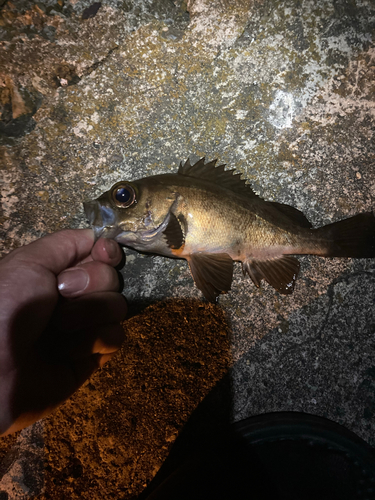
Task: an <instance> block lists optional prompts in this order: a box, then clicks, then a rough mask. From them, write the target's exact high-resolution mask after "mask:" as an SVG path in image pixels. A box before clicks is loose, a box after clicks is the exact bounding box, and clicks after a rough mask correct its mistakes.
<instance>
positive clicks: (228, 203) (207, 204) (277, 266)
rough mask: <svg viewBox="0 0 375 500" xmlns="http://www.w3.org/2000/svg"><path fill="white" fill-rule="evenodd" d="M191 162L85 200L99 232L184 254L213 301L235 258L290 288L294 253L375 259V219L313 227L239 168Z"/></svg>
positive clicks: (255, 274) (138, 246) (255, 276)
mask: <svg viewBox="0 0 375 500" xmlns="http://www.w3.org/2000/svg"><path fill="white" fill-rule="evenodd" d="M215 164H216V160H215V161H212V162H209V163H206V164H205V163H204V158H202V159H201V160H199V161H198V162H197V163H195V164H194V165H191V164H190V162H189V160H188V161H187V162H186V163H185V164H184V165H182V163H181V164H180V168H179V170H178V172H177V173H176V174H161V175H155V176H150V177H145V178H143V179H139V180H136V181H132V182H127V181H121V182H118V183H117V184H115V185H114V186H113V187H112V188H111V189H110V190H109V191H107V192H105V193H104V194H103V195H101V196H100V197H99V198H98V199H97V200H93V201H89V202H86V203H85V204H84V206H85V212H86V215H87V217H88V219H89V221H90V223H91V225H92V227H93V229H94V231H95V234H96V237H101V236H102V237H108V238H114V239H115V240H116V241H118V242H119V243H120V244H122V245H125V246H128V247H131V248H134V249H135V250H138V251H140V252H150V253H155V254H159V255H164V256H166V257H172V258H183V259H186V260H187V261H188V263H189V266H190V270H191V273H192V276H193V278H194V281H195V283H196V285H197V286H198V288H199V289H200V290H201V291H202V292H203V294H204V296H205V297H206V298H207V299H208V300H216V297H217V296H218V295H219V294H220V293H221V292H226V291H228V290H229V289H230V286H231V282H232V276H233V261H240V262H242V267H243V272H244V274H246V273H247V274H248V275H249V276H250V277H251V279H252V280H253V282H254V283H255V285H256V286H259V285H260V282H261V280H262V279H265V280H266V281H267V282H268V283H269V284H270V285H271V286H273V287H274V288H275V289H276V290H278V291H279V292H280V293H285V294H286V293H291V292H292V291H293V288H294V283H295V279H296V277H297V275H298V271H299V262H298V260H297V259H296V258H295V257H291V255H297V254H313V255H322V256H340V257H375V218H374V215H373V214H372V213H364V214H359V215H357V216H354V217H351V218H349V219H346V220H344V221H339V222H336V223H333V224H329V225H328V226H324V227H322V228H318V229H313V228H312V227H311V224H310V223H309V221H308V220H307V219H306V217H305V216H304V215H303V214H302V212H300V211H298V210H297V209H295V208H293V207H290V206H288V205H282V204H280V203H275V202H268V201H265V200H263V199H262V198H260V197H259V196H257V195H256V194H255V193H254V191H253V190H252V189H251V186H250V185H249V184H246V181H244V180H242V179H241V178H240V174H238V173H236V172H235V171H233V170H225V169H224V167H225V166H224V165H220V166H218V167H216V166H215Z"/></svg>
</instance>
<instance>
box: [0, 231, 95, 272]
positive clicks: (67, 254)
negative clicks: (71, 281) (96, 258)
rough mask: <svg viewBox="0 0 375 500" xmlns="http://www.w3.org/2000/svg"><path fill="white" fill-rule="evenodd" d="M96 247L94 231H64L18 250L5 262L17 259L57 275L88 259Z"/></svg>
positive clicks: (6, 257)
mask: <svg viewBox="0 0 375 500" xmlns="http://www.w3.org/2000/svg"><path fill="white" fill-rule="evenodd" d="M93 245H94V231H93V230H92V229H64V230H63V231H58V232H57V233H53V234H49V235H47V236H44V237H43V238H40V239H39V240H36V241H33V242H32V243H30V244H29V245H26V246H24V247H21V248H17V249H16V250H14V251H13V252H11V253H10V254H9V255H7V256H5V257H4V259H3V261H5V260H8V259H16V260H19V261H22V262H24V263H25V262H26V263H27V262H30V263H32V264H34V265H35V264H39V265H41V266H43V267H44V268H46V269H48V270H49V271H51V272H52V273H54V274H55V275H57V274H59V273H61V271H63V270H64V269H67V268H68V267H71V266H74V265H75V264H77V263H78V262H81V261H82V260H83V259H84V258H86V257H87V256H88V255H89V254H90V252H91V249H92V247H93Z"/></svg>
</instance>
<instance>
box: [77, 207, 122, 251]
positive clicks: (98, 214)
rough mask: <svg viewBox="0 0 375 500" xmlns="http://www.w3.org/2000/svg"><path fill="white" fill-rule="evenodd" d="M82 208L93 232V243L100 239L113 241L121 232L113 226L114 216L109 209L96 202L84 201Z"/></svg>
mask: <svg viewBox="0 0 375 500" xmlns="http://www.w3.org/2000/svg"><path fill="white" fill-rule="evenodd" d="M83 208H84V211H85V214H86V217H87V220H88V221H89V223H90V225H91V227H92V229H93V231H94V235H95V241H97V240H98V239H99V238H100V237H104V238H113V239H114V238H116V236H117V235H118V234H119V233H120V232H121V229H120V228H119V227H116V225H115V224H116V221H115V214H114V212H113V210H112V209H111V208H108V207H106V206H104V205H102V204H100V203H99V202H98V201H97V200H90V201H85V202H84V203H83Z"/></svg>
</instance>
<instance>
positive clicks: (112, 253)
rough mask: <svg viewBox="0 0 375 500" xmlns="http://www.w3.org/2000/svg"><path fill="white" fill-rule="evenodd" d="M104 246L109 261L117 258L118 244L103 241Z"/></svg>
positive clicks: (111, 241) (106, 240)
mask: <svg viewBox="0 0 375 500" xmlns="http://www.w3.org/2000/svg"><path fill="white" fill-rule="evenodd" d="M103 243H104V246H105V250H106V252H107V254H108V257H109V258H110V259H114V258H115V257H117V255H118V244H117V243H116V242H115V241H113V240H108V239H105V240H104V242H103Z"/></svg>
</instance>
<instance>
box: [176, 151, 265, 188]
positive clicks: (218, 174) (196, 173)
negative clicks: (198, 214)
mask: <svg viewBox="0 0 375 500" xmlns="http://www.w3.org/2000/svg"><path fill="white" fill-rule="evenodd" d="M204 161H205V158H204V157H203V158H201V159H200V160H198V161H197V162H196V163H194V165H191V164H190V159H189V158H188V159H187V160H186V162H185V164H184V165H183V164H182V162H181V163H180V167H179V169H178V172H177V173H178V174H179V175H186V176H187V177H194V178H195V179H200V180H204V181H209V182H212V183H214V184H217V185H219V186H221V187H223V188H226V189H230V190H231V191H233V192H234V193H238V194H244V195H246V196H249V197H251V198H258V196H257V195H256V194H255V193H254V191H253V190H252V189H251V186H250V184H246V180H244V179H241V173H240V172H236V171H235V170H224V167H225V165H219V166H218V167H215V165H216V162H217V160H212V161H210V162H208V163H206V164H205V163H204Z"/></svg>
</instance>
